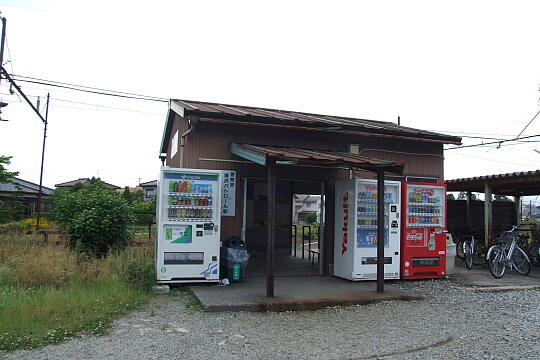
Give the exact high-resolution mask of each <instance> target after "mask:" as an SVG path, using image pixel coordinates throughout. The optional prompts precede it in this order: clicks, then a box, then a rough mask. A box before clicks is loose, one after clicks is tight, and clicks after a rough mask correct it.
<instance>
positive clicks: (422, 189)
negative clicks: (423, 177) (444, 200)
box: [413, 188, 435, 196]
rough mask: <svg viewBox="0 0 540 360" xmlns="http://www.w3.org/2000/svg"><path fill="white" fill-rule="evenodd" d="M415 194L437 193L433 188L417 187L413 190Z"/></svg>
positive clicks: (430, 194) (431, 194)
mask: <svg viewBox="0 0 540 360" xmlns="http://www.w3.org/2000/svg"><path fill="white" fill-rule="evenodd" d="M413 192H414V193H415V194H422V195H429V196H433V195H434V194H435V190H433V189H431V188H427V189H425V188H416V189H414V191H413Z"/></svg>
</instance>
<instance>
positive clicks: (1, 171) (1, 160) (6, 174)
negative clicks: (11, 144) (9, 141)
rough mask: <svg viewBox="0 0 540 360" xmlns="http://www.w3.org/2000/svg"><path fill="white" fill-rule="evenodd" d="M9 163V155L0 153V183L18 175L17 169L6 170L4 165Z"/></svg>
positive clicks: (9, 180)
mask: <svg viewBox="0 0 540 360" xmlns="http://www.w3.org/2000/svg"><path fill="white" fill-rule="evenodd" d="M10 163H11V156H4V155H0V183H7V182H11V179H13V178H14V177H15V176H17V175H19V172H18V171H8V170H7V169H6V165H9V164H10Z"/></svg>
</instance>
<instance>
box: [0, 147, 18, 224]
mask: <svg viewBox="0 0 540 360" xmlns="http://www.w3.org/2000/svg"><path fill="white" fill-rule="evenodd" d="M10 163H11V156H4V155H0V183H11V182H12V180H13V178H14V177H15V176H17V175H19V172H17V171H8V170H7V168H6V166H7V165H9V164H10ZM15 186H16V187H18V185H17V184H15ZM18 195H19V194H18V192H13V199H14V200H13V201H10V202H9V204H8V205H5V204H4V202H2V201H0V223H6V222H10V221H13V220H19V219H20V218H22V217H23V215H24V208H23V205H22V202H21V201H19V200H18V199H17V197H18Z"/></svg>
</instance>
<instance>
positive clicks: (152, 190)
mask: <svg viewBox="0 0 540 360" xmlns="http://www.w3.org/2000/svg"><path fill="white" fill-rule="evenodd" d="M152 196H154V189H146V197H147V198H151V197H152Z"/></svg>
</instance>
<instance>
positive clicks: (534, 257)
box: [529, 243, 540, 266]
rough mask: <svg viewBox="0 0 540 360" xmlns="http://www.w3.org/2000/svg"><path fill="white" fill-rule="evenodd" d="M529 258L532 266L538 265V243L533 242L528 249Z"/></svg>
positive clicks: (539, 249) (539, 255)
mask: <svg viewBox="0 0 540 360" xmlns="http://www.w3.org/2000/svg"><path fill="white" fill-rule="evenodd" d="M529 260H531V264H532V265H534V266H540V244H538V243H533V244H532V246H531V249H530V251H529Z"/></svg>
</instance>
